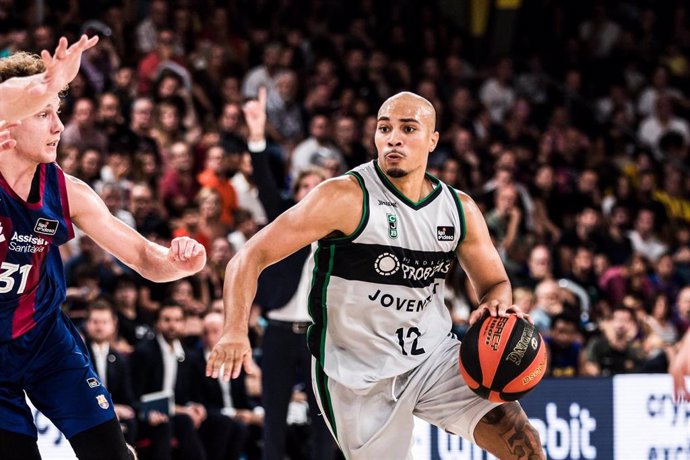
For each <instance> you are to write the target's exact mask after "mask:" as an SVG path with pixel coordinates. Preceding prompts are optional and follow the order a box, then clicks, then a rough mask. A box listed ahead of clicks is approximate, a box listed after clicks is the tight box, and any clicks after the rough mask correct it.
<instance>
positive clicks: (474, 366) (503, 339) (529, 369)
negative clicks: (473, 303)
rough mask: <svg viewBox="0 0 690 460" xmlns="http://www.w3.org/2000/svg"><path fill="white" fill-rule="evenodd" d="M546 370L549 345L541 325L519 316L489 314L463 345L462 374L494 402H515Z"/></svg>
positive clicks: (474, 328) (466, 336)
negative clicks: (545, 342)
mask: <svg viewBox="0 0 690 460" xmlns="http://www.w3.org/2000/svg"><path fill="white" fill-rule="evenodd" d="M544 372H546V345H545V344H544V340H543V339H542V337H541V335H540V334H539V331H537V328H536V327H534V326H533V325H532V324H530V323H529V322H528V321H526V320H524V319H520V318H518V317H517V316H516V315H510V316H508V317H496V316H485V317H483V318H482V319H481V320H479V321H477V322H476V323H475V324H473V325H472V326H471V327H470V328H469V329H468V330H467V334H466V335H465V339H464V340H463V341H462V345H461V347H460V373H461V374H462V377H463V378H464V379H465V382H466V383H467V385H468V386H469V387H470V389H472V391H474V392H475V393H477V394H478V395H479V396H481V397H482V398H485V399H488V400H489V401H493V402H507V401H515V400H517V399H520V398H521V397H523V396H524V395H526V394H527V393H528V392H529V391H530V390H532V389H533V388H534V387H535V386H537V384H538V383H539V382H540V381H541V379H542V377H543V376H544Z"/></svg>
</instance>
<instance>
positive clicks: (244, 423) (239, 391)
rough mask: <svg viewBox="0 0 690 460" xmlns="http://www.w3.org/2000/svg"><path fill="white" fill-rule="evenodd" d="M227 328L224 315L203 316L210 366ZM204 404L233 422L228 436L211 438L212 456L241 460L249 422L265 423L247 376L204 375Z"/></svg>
mask: <svg viewBox="0 0 690 460" xmlns="http://www.w3.org/2000/svg"><path fill="white" fill-rule="evenodd" d="M222 331H223V315H222V314H220V313H216V312H210V313H207V314H206V316H204V318H203V335H202V342H203V363H204V366H205V365H206V360H207V359H208V355H209V354H210V353H211V350H212V349H213V346H214V345H215V344H216V342H218V339H219V338H220V336H221V335H222ZM201 394H202V399H203V402H204V407H205V408H206V411H207V413H209V414H219V415H222V416H223V417H226V418H227V419H228V421H229V424H228V425H229V427H230V429H229V432H228V434H227V436H225V437H223V438H221V437H218V438H216V439H209V440H208V441H207V445H209V446H212V447H211V448H210V449H209V450H210V451H212V452H215V454H214V456H213V457H211V456H209V458H218V459H227V460H237V459H239V458H240V457H241V455H242V453H243V452H245V449H246V446H245V444H246V443H247V441H248V437H249V425H254V426H256V427H260V426H261V425H262V423H263V416H262V412H261V407H256V408H252V407H251V406H250V402H249V398H248V397H247V390H246V388H245V381H244V376H242V377H240V378H238V379H233V380H231V381H229V382H228V381H225V380H224V379H222V378H218V379H211V378H204V379H203V385H202V388H201Z"/></svg>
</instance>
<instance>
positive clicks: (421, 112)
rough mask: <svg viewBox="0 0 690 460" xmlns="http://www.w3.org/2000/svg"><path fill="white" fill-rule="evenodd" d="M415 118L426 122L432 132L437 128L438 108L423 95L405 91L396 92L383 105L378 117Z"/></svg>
mask: <svg viewBox="0 0 690 460" xmlns="http://www.w3.org/2000/svg"><path fill="white" fill-rule="evenodd" d="M393 117H395V118H413V119H415V120H417V121H418V122H420V123H424V124H425V125H426V126H427V128H428V129H429V131H430V132H434V131H435V130H436V109H434V106H433V105H432V104H431V102H429V101H428V100H427V99H425V98H423V97H422V96H420V95H418V94H415V93H411V92H409V91H403V92H400V93H398V94H395V95H393V96H391V97H389V98H388V99H386V101H385V102H384V103H383V104H382V105H381V108H380V109H379V113H378V117H377V118H378V119H379V120H380V119H382V118H383V119H389V120H390V119H391V118H393Z"/></svg>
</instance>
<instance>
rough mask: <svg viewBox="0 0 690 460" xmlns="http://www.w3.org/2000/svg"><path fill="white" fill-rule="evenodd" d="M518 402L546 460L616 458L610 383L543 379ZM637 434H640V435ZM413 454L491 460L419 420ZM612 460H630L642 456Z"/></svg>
mask: <svg viewBox="0 0 690 460" xmlns="http://www.w3.org/2000/svg"><path fill="white" fill-rule="evenodd" d="M643 378H644V377H643ZM520 404H521V405H522V407H523V408H524V409H525V412H526V413H527V416H528V417H529V419H530V422H532V424H533V425H534V427H535V428H536V429H537V430H538V431H539V435H540V437H541V441H542V445H543V447H544V450H545V452H546V455H547V458H549V459H553V460H565V459H568V460H570V459H572V460H583V459H605V460H610V459H613V458H614V450H613V449H614V436H613V435H614V430H613V416H614V413H613V381H612V379H586V378H572V379H545V380H543V381H542V382H541V383H540V384H539V386H538V387H537V388H536V389H535V390H534V391H533V392H531V393H530V394H528V395H527V396H525V397H524V398H523V399H522V400H520ZM637 433H638V434H637V435H638V436H639V435H640V434H639V433H640V431H639V430H638V431H637ZM412 452H413V455H414V458H415V459H419V460H426V459H429V460H493V459H495V457H494V456H493V455H489V454H487V453H485V452H483V451H482V450H481V449H479V448H478V447H477V446H475V445H473V444H471V443H470V442H468V441H466V440H464V439H462V438H460V437H458V436H452V435H449V434H447V433H445V432H444V431H443V430H439V429H437V428H436V427H433V426H430V425H429V424H427V423H426V422H423V421H421V420H415V436H414V444H413V451H412ZM615 458H619V459H625V460H632V459H638V458H642V457H639V456H627V457H626V456H615ZM644 458H645V459H646V458H647V457H644ZM658 458H664V457H658ZM669 458H671V457H669ZM683 458H684V457H683Z"/></svg>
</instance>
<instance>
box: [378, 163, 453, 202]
mask: <svg viewBox="0 0 690 460" xmlns="http://www.w3.org/2000/svg"><path fill="white" fill-rule="evenodd" d="M372 161H373V162H374V169H375V170H376V174H377V175H378V176H379V179H381V182H383V185H384V186H385V187H386V188H387V189H388V190H390V192H391V193H392V194H393V195H395V196H396V197H397V198H398V199H399V200H400V201H402V202H403V203H405V204H406V205H407V206H409V207H410V208H412V209H414V210H418V209H422V208H423V207H424V206H426V205H428V204H429V203H431V202H432V201H434V198H436V197H437V196H439V195H440V194H441V189H442V188H443V187H442V186H441V181H439V180H438V179H437V178H435V177H434V176H432V175H431V174H429V173H425V177H426V178H427V179H429V180H430V181H431V183H432V184H434V189H433V190H432V191H431V193H429V194H428V195H427V196H425V197H424V198H422V199H421V200H419V201H417V202H416V203H415V202H414V201H412V200H410V199H409V198H408V197H406V196H405V195H403V193H402V192H401V191H400V190H398V189H397V188H396V187H395V185H393V183H392V182H391V181H390V180H389V179H388V176H386V175H385V174H384V173H383V171H381V168H379V163H378V161H377V160H372Z"/></svg>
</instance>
